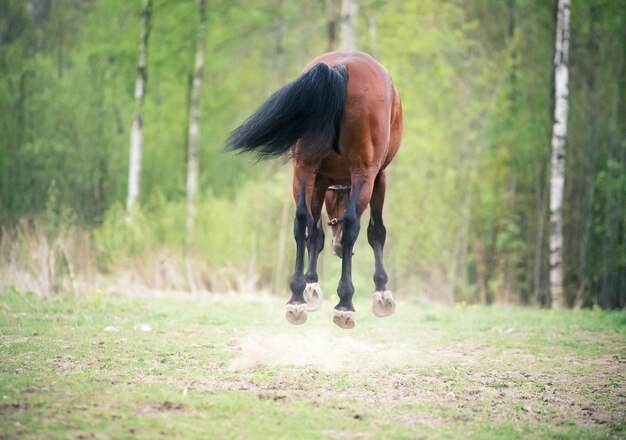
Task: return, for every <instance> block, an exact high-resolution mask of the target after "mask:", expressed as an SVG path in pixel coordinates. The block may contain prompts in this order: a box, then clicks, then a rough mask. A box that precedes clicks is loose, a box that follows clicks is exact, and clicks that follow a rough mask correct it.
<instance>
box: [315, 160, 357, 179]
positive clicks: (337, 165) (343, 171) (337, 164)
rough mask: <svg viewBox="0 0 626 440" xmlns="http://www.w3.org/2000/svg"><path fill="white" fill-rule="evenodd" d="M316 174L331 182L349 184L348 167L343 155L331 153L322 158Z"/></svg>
mask: <svg viewBox="0 0 626 440" xmlns="http://www.w3.org/2000/svg"><path fill="white" fill-rule="evenodd" d="M318 174H320V175H321V176H323V177H325V178H327V179H329V180H331V181H332V184H334V185H338V184H349V183H350V168H349V167H348V162H347V161H346V159H345V158H344V157H343V156H340V155H338V154H336V153H331V154H329V155H328V156H326V157H325V158H324V159H322V162H321V163H320V167H319V169H318Z"/></svg>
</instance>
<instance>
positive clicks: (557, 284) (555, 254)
mask: <svg viewBox="0 0 626 440" xmlns="http://www.w3.org/2000/svg"><path fill="white" fill-rule="evenodd" d="M569 22H570V0H559V3H558V7H557V20H556V37H555V50H554V54H555V55H554V86H555V96H554V101H555V102H554V125H553V126H552V145H551V161H550V163H551V169H550V296H551V298H552V308H560V307H562V306H563V305H564V304H563V194H564V184H565V138H566V135H567V112H568V94H569V90H568V70H567V63H568V56H569Z"/></svg>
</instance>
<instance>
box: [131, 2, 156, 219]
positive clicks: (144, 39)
mask: <svg viewBox="0 0 626 440" xmlns="http://www.w3.org/2000/svg"><path fill="white" fill-rule="evenodd" d="M151 15H152V0H143V2H142V7H141V36H140V38H139V62H138V63H137V80H136V81H135V113H134V115H133V123H132V126H131V129H130V161H129V165H128V197H127V199H126V211H127V212H128V213H129V215H130V212H131V211H132V209H133V207H134V206H135V204H136V203H137V199H138V198H139V183H140V179H141V150H142V148H143V101H144V97H145V95H146V84H147V82H148V38H149V36H150V16H151Z"/></svg>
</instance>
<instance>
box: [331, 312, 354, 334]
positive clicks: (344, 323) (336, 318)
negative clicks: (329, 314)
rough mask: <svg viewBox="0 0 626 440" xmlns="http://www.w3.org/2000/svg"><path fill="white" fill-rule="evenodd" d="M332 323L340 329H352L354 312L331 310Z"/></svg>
mask: <svg viewBox="0 0 626 440" xmlns="http://www.w3.org/2000/svg"><path fill="white" fill-rule="evenodd" d="M333 322H334V323H335V324H337V325H338V326H339V327H341V328H345V329H351V328H354V312H349V311H347V310H333Z"/></svg>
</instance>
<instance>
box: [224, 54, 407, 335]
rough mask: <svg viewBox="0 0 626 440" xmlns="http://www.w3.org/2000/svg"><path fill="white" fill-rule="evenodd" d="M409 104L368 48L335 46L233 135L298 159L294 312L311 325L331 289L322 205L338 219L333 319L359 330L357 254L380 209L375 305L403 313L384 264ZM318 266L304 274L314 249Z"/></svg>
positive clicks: (313, 263)
mask: <svg viewBox="0 0 626 440" xmlns="http://www.w3.org/2000/svg"><path fill="white" fill-rule="evenodd" d="M401 138H402V106H401V104H400V96H399V95H398V91H397V90H396V88H395V87H394V85H393V82H392V81H391V78H390V76H389V73H388V72H387V70H386V69H385V68H384V67H383V66H382V65H381V64H379V63H378V62H377V61H376V60H375V59H374V58H372V57H371V56H369V55H367V54H365V53H362V52H351V53H343V52H331V53H327V54H324V55H321V56H319V57H317V58H316V59H314V60H313V61H311V62H310V63H309V64H308V65H307V66H306V67H305V68H304V70H303V73H302V74H301V75H300V77H298V78H297V79H296V80H295V81H293V82H292V83H290V84H288V85H287V86H285V87H283V88H282V89H280V90H279V91H277V92H276V93H275V94H274V95H272V96H271V97H270V98H269V99H268V100H267V101H266V102H265V103H264V104H263V105H262V106H261V107H260V108H259V109H258V110H257V111H256V112H255V113H254V114H253V115H252V116H251V117H250V118H249V119H248V120H246V121H245V122H244V123H243V124H242V125H241V126H240V127H239V128H237V129H236V130H235V131H233V133H232V134H231V136H230V137H229V139H228V141H227V146H228V148H229V149H231V150H240V151H251V152H255V153H256V154H257V155H258V156H259V158H267V157H274V156H280V155H285V154H289V153H290V152H291V155H292V157H293V195H294V198H295V201H296V218H295V221H294V236H295V240H296V263H295V269H294V273H293V275H292V277H291V280H290V283H289V285H290V288H291V293H292V295H291V298H290V299H289V301H288V302H287V306H286V308H287V310H286V317H287V320H288V321H289V322H291V323H292V324H303V323H304V322H305V321H306V319H307V311H315V310H318V309H319V308H320V306H321V301H322V294H321V289H320V287H319V284H318V276H317V258H318V255H319V253H320V252H321V251H322V249H323V247H324V231H323V229H322V223H321V211H322V206H323V205H324V203H325V204H326V210H327V213H328V215H329V217H330V218H331V221H330V222H329V225H330V226H331V227H332V232H333V250H334V252H335V254H337V255H338V256H339V257H341V258H342V268H341V279H340V281H339V286H338V288H337V294H338V296H339V303H338V304H337V305H336V306H335V308H334V311H333V321H334V322H335V324H337V325H338V326H340V327H342V328H352V327H354V323H355V310H354V307H353V305H352V295H353V294H354V286H353V284H352V253H353V252H352V250H353V247H354V243H355V241H356V239H357V236H358V235H359V230H360V218H361V215H362V214H363V212H364V211H365V208H366V207H367V205H368V204H369V205H370V221H369V225H368V228H367V238H368V241H369V243H370V245H371V246H372V248H373V250H374V257H375V266H376V267H375V272H374V284H375V286H376V290H375V292H374V295H373V305H372V310H373V312H374V314H375V315H376V316H388V315H391V314H392V313H393V312H394V311H395V302H394V300H393V296H392V294H391V292H390V291H389V290H387V287H386V286H387V273H386V272H385V268H384V266H383V246H384V243H385V236H386V230H385V226H384V224H383V216H382V214H383V203H384V200H385V187H386V177H385V168H386V167H387V165H389V163H390V162H391V160H392V159H393V157H394V156H395V154H396V152H397V151H398V148H399V147H400V140H401ZM305 247H306V248H307V250H308V255H309V261H308V270H307V272H306V274H305V273H304V250H305Z"/></svg>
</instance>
